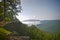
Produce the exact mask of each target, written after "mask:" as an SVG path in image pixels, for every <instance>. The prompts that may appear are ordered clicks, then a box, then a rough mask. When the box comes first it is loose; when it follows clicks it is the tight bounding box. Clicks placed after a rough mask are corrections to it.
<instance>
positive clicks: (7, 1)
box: [0, 0, 21, 22]
mask: <svg viewBox="0 0 60 40" xmlns="http://www.w3.org/2000/svg"><path fill="white" fill-rule="evenodd" d="M18 5H19V6H18ZM17 6H18V7H17ZM18 12H21V1H20V0H2V1H1V2H0V21H4V20H5V21H6V22H8V21H9V22H11V21H14V17H13V15H15V17H16V15H17V13H18Z"/></svg>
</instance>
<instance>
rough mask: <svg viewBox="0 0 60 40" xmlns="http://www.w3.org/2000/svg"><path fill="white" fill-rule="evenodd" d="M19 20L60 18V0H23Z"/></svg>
mask: <svg viewBox="0 0 60 40" xmlns="http://www.w3.org/2000/svg"><path fill="white" fill-rule="evenodd" d="M21 6H22V13H19V16H18V17H17V18H18V19H19V20H26V19H39V20H58V19H59V20H60V0H21Z"/></svg>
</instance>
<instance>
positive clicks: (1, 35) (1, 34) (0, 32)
mask: <svg viewBox="0 0 60 40" xmlns="http://www.w3.org/2000/svg"><path fill="white" fill-rule="evenodd" d="M10 33H11V32H9V31H7V30H6V29H4V28H0V40H5V39H6V37H7V35H8V34H10Z"/></svg>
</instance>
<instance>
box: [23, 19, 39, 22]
mask: <svg viewBox="0 0 60 40" xmlns="http://www.w3.org/2000/svg"><path fill="white" fill-rule="evenodd" d="M34 21H40V20H38V19H28V20H24V21H23V22H34Z"/></svg>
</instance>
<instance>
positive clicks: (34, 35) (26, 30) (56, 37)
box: [5, 22, 60, 40]
mask: <svg viewBox="0 0 60 40" xmlns="http://www.w3.org/2000/svg"><path fill="white" fill-rule="evenodd" d="M5 28H6V29H8V30H9V31H12V32H13V31H16V32H17V33H18V34H19V35H20V36H30V38H31V39H32V40H60V32H59V33H56V34H51V33H48V32H44V31H42V30H40V29H38V28H36V26H34V25H32V26H30V27H29V26H27V25H25V24H22V23H21V22H14V23H10V24H7V25H5Z"/></svg>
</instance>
